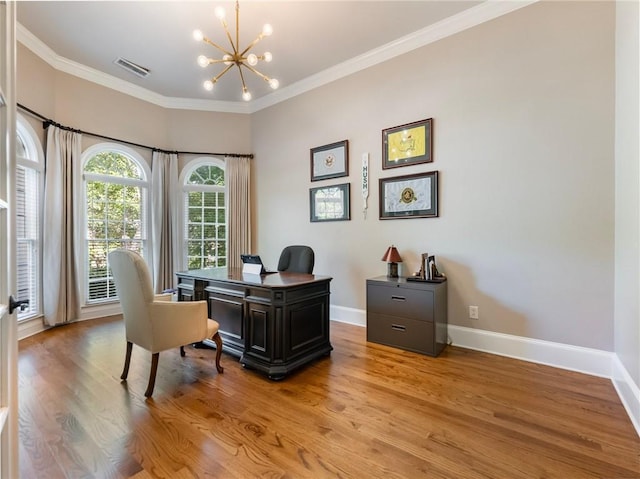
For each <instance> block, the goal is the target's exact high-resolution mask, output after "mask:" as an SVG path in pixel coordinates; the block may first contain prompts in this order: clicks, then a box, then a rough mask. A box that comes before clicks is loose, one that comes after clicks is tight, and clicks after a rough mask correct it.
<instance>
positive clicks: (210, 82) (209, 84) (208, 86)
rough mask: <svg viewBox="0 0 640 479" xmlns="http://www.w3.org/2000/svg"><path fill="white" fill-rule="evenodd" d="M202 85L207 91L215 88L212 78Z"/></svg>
mask: <svg viewBox="0 0 640 479" xmlns="http://www.w3.org/2000/svg"><path fill="white" fill-rule="evenodd" d="M202 86H203V87H204V89H205V90H207V91H211V90H213V82H212V81H211V80H207V81H205V82H204V83H203V84H202Z"/></svg>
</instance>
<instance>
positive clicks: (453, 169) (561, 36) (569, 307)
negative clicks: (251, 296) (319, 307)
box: [252, 2, 615, 351]
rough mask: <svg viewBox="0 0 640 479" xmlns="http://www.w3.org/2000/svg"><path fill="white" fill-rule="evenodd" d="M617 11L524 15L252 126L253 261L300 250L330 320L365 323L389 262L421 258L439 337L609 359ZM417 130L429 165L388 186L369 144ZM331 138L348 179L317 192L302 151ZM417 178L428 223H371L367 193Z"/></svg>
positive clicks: (297, 102) (595, 7)
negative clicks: (323, 197)
mask: <svg viewBox="0 0 640 479" xmlns="http://www.w3.org/2000/svg"><path fill="white" fill-rule="evenodd" d="M614 12H615V7H614V4H612V3H587V2H562V3H557V2H554V3H551V2H549V3H547V2H545V3H540V4H534V5H532V6H529V7H526V8H523V9H521V10H519V11H517V12H514V13H511V14H509V15H506V16H504V17H501V18H498V19H496V20H493V21H491V22H488V23H485V24H483V25H480V26H478V27H475V28H473V29H470V30H467V31H465V32H463V33H460V34H457V35H455V36H453V37H450V38H446V39H444V40H441V41H439V42H437V43H434V44H431V45H429V46H426V47H423V48H421V49H419V50H417V51H414V52H412V53H409V54H406V55H404V56H402V57H398V58H396V59H393V60H391V61H388V62H386V63H384V64H381V65H378V66H376V67H372V68H370V69H368V70H366V71H363V72H360V73H358V74H355V75H352V76H350V77H348V78H345V79H342V80H339V81H336V82H334V83H332V84H330V85H327V86H324V87H322V88H320V89H317V90H315V91H312V92H310V93H307V94H305V95H301V96H299V97H296V98H293V99H291V100H289V101H287V102H284V103H281V104H278V105H275V106H273V107H271V108H269V109H265V110H262V111H260V112H258V113H255V114H253V115H252V134H253V137H252V139H253V150H254V153H255V154H256V159H255V160H254V168H255V175H254V178H255V197H256V198H257V200H256V212H257V214H256V215H255V225H256V231H257V236H256V241H255V243H256V250H257V252H259V253H260V254H262V255H263V257H264V258H265V260H266V261H267V262H268V263H270V265H274V264H275V262H276V261H277V258H278V254H279V252H280V250H281V249H282V247H283V246H285V245H287V244H292V243H304V244H309V245H311V246H312V247H313V248H314V249H315V251H316V269H315V272H316V273H319V274H328V275H331V276H333V278H334V279H333V282H332V299H331V300H332V304H334V305H338V306H343V307H348V308H355V309H359V310H363V309H365V280H366V278H369V277H372V276H376V275H381V274H385V271H386V268H385V264H384V263H382V262H381V261H380V258H381V256H382V254H383V252H384V251H385V248H386V247H387V246H388V245H390V244H392V243H393V244H395V245H396V246H397V247H398V249H399V252H400V254H401V255H402V257H403V259H404V262H403V264H402V266H403V268H404V272H405V274H407V273H409V274H410V273H412V272H414V271H416V270H417V268H418V265H419V255H420V253H423V252H429V253H432V254H435V255H436V256H437V258H438V262H439V267H440V268H441V269H442V270H443V271H445V272H446V274H447V275H448V277H449V279H450V282H449V321H450V323H451V324H455V325H461V326H468V327H472V328H479V329H485V330H490V331H495V332H502V333H509V334H515V335H522V336H526V337H530V338H538V339H543V340H550V341H555V342H559V343H566V344H573V345H577V346H585V347H591V348H598V349H603V350H608V351H612V350H613V342H614V335H613V318H612V315H613V298H614V289H613V288H614V266H613V265H614V158H613V152H614V27H615V25H614V24H615V17H614ZM429 117H433V118H434V158H435V161H434V162H433V163H431V164H428V165H419V166H412V167H404V168H400V169H395V170H385V171H383V170H382V168H381V158H380V155H381V130H382V129H384V128H388V127H392V126H396V125H400V124H404V123H407V122H411V121H415V120H420V119H423V118H429ZM343 139H348V140H349V142H350V175H349V177H348V178H340V179H336V180H332V181H323V182H318V183H316V182H314V183H311V182H310V179H309V149H310V148H312V147H316V146H320V145H324V144H328V143H332V142H335V141H339V140H343ZM365 152H368V153H370V155H371V160H370V167H371V171H370V174H371V177H370V179H371V190H370V197H369V213H368V215H367V218H366V219H364V218H363V215H362V213H361V205H362V201H361V199H360V172H359V165H360V163H361V155H362V154H363V153H365ZM429 170H438V171H439V172H440V175H441V181H440V189H441V191H440V217H439V218H433V219H431V218H430V219H402V220H386V221H380V220H379V219H378V179H379V178H381V177H392V176H397V175H404V174H410V173H417V172H423V171H429ZM342 182H349V183H351V199H352V209H351V216H352V219H351V221H347V222H334V223H324V224H321V223H310V222H309V200H308V195H309V188H310V187H314V186H318V185H329V184H338V183H342ZM468 305H477V306H479V311H480V319H479V320H478V321H472V320H469V319H468V310H467V307H468Z"/></svg>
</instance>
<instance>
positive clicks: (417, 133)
mask: <svg viewBox="0 0 640 479" xmlns="http://www.w3.org/2000/svg"><path fill="white" fill-rule="evenodd" d="M432 123H433V119H432V118H429V119H427V120H420V121H416V122H413V123H407V124H406V125H400V126H394V127H393V128H387V129H386V130H382V169H383V170H386V169H389V168H397V167H399V166H407V165H417V164H419V163H430V162H432V161H433V148H432V142H431V126H432Z"/></svg>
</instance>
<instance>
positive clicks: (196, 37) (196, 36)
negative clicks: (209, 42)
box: [193, 30, 204, 42]
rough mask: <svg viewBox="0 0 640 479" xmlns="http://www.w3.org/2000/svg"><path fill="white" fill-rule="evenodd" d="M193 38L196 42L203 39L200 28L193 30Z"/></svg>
mask: <svg viewBox="0 0 640 479" xmlns="http://www.w3.org/2000/svg"><path fill="white" fill-rule="evenodd" d="M193 39H194V40H195V41H196V42H201V41H202V40H204V33H202V30H194V31H193Z"/></svg>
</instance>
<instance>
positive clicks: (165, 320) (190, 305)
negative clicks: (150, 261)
mask: <svg viewBox="0 0 640 479" xmlns="http://www.w3.org/2000/svg"><path fill="white" fill-rule="evenodd" d="M109 266H110V267H111V271H112V272H113V280H114V282H115V285H116V291H117V292H118V296H119V297H120V304H121V305H122V315H123V316H124V324H125V331H126V338H127V352H126V356H125V363H124V370H123V371H122V376H121V377H120V378H121V379H123V380H126V379H127V375H128V374H129V363H130V361H131V350H132V349H133V344H137V345H138V346H140V347H141V348H144V349H146V350H147V351H150V352H151V354H152V356H151V372H150V375H149V384H148V386H147V390H146V392H145V393H144V395H145V396H146V397H151V395H152V394H153V388H154V386H155V381H156V371H157V369H158V358H159V354H160V352H161V351H165V350H167V349H170V348H177V347H180V354H181V356H184V354H185V353H184V345H185V344H191V343H196V342H199V341H202V340H203V339H205V338H211V339H213V340H214V341H215V343H216V369H217V370H218V373H222V371H223V369H222V366H220V355H221V353H222V339H221V338H220V335H219V334H218V323H217V322H216V321H213V320H211V319H209V318H208V317H207V316H208V314H207V302H206V301H184V302H173V301H171V295H155V294H154V293H153V287H152V284H151V275H150V273H149V269H148V268H147V265H146V263H145V262H144V259H143V258H142V256H140V255H139V254H138V253H135V252H133V251H128V250H125V249H117V250H115V251H112V252H111V253H109Z"/></svg>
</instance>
